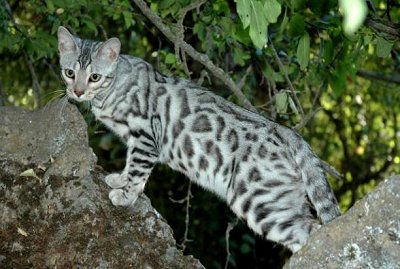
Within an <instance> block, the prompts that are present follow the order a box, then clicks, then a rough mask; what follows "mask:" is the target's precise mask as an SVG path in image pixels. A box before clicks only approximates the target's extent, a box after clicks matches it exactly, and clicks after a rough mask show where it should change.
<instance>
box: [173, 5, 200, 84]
mask: <svg viewBox="0 0 400 269" xmlns="http://www.w3.org/2000/svg"><path fill="white" fill-rule="evenodd" d="M205 2H206V0H198V1H196V2H193V3H191V4H189V5H188V6H186V7H184V8H182V10H181V12H180V14H179V19H178V21H177V23H176V28H177V30H176V38H177V39H179V42H175V57H176V59H177V61H178V63H181V64H182V65H183V68H184V70H185V73H186V75H187V76H188V77H189V78H190V75H191V72H190V71H189V68H188V66H187V63H186V54H185V52H184V51H183V50H182V49H181V47H180V44H181V43H182V42H183V41H184V40H185V29H184V27H183V21H184V19H185V17H186V14H187V13H188V12H189V11H191V10H192V9H197V12H199V9H200V6H201V5H203V4H204V3H205Z"/></svg>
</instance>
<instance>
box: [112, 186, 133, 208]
mask: <svg viewBox="0 0 400 269" xmlns="http://www.w3.org/2000/svg"><path fill="white" fill-rule="evenodd" d="M108 197H109V198H110V200H111V203H112V204H113V205H115V206H129V205H133V204H134V203H135V202H136V199H137V198H138V196H137V195H136V194H134V193H129V192H127V191H125V190H124V189H114V190H112V191H110V193H109V194H108Z"/></svg>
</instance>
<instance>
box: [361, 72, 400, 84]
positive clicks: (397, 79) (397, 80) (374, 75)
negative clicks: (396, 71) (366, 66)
mask: <svg viewBox="0 0 400 269" xmlns="http://www.w3.org/2000/svg"><path fill="white" fill-rule="evenodd" d="M357 76H360V77H363V78H366V79H371V80H381V81H385V82H389V83H394V84H400V76H398V75H397V76H396V75H391V76H388V75H385V74H383V73H379V72H373V71H369V70H358V71H357Z"/></svg>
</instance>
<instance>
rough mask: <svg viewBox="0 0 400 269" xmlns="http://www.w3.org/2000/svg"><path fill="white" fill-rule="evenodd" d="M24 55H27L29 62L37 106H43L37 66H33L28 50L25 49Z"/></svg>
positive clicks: (27, 61)
mask: <svg viewBox="0 0 400 269" xmlns="http://www.w3.org/2000/svg"><path fill="white" fill-rule="evenodd" d="M24 55H25V61H26V63H27V64H28V68H29V73H30V74H31V78H32V89H33V96H34V97H35V102H36V106H37V107H40V106H41V98H40V91H41V89H40V84H39V80H38V78H37V75H36V71H35V68H34V67H33V63H32V59H31V57H30V56H28V54H27V53H26V51H24Z"/></svg>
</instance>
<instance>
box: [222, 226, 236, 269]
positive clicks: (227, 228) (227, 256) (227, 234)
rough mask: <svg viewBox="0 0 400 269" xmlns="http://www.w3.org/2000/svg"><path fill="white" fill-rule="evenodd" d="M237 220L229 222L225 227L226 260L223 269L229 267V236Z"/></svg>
mask: <svg viewBox="0 0 400 269" xmlns="http://www.w3.org/2000/svg"><path fill="white" fill-rule="evenodd" d="M238 221H239V219H238V218H236V219H235V220H234V221H233V222H229V223H228V226H227V227H226V231H225V243H226V260H225V267H224V268H225V269H227V268H228V265H229V259H230V257H231V251H230V249H229V236H230V233H231V231H232V230H233V228H235V226H236V225H237V224H238Z"/></svg>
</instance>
